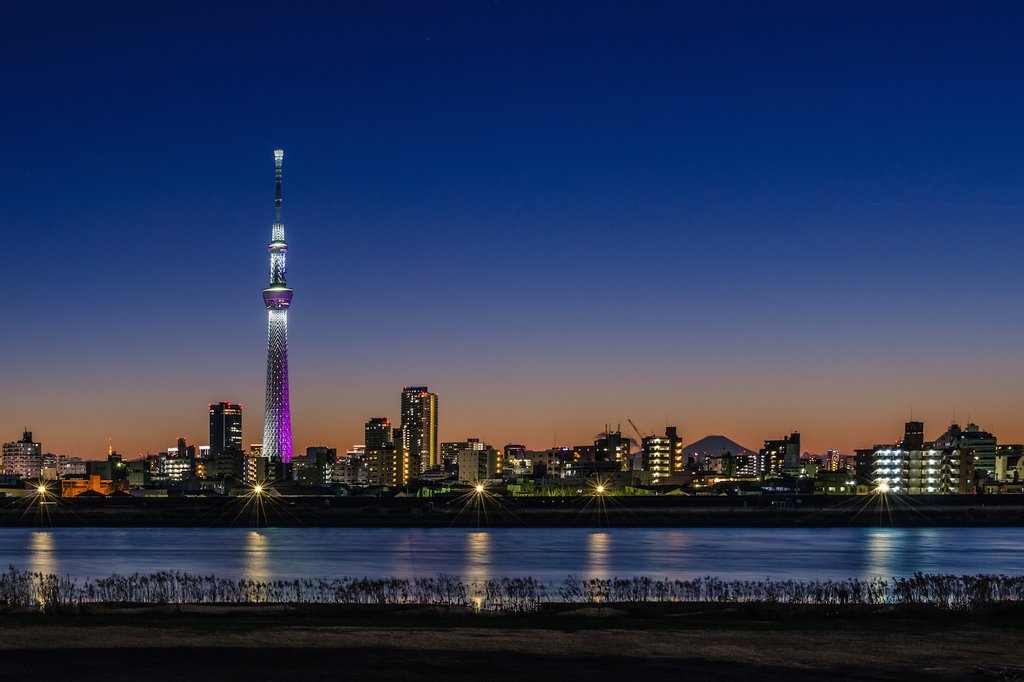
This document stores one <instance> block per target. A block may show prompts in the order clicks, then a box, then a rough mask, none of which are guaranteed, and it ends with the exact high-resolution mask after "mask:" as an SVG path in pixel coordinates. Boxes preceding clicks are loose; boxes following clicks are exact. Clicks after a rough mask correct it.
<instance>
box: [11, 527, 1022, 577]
mask: <svg viewBox="0 0 1024 682" xmlns="http://www.w3.org/2000/svg"><path fill="white" fill-rule="evenodd" d="M0 560H2V561H3V564H4V566H3V567H4V568H5V567H6V565H12V566H14V567H15V568H17V569H22V570H30V571H41V572H44V573H55V574H58V575H67V576H71V577H75V578H80V579H84V578H98V577H105V576H109V575H111V574H112V573H122V574H131V573H143V574H146V573H154V572H157V571H162V570H180V571H187V572H190V573H198V574H203V575H211V574H213V575H217V576H222V577H233V578H249V579H255V580H270V579H278V578H301V577H342V576H352V577H363V576H369V577H387V576H395V577H402V578H413V577H421V576H433V575H437V574H438V573H446V574H452V575H458V576H460V577H462V578H463V579H464V580H480V579H486V578H491V577H502V576H505V577H518V576H532V577H534V578H536V579H538V580H542V581H560V580H562V579H564V578H565V577H566V576H567V575H577V576H580V577H584V578H607V577H613V576H618V577H631V576H636V575H644V576H649V577H651V578H671V579H686V578H694V577H700V576H707V575H711V576H718V577H721V578H729V579H734V578H735V579H763V578H771V579H773V580H784V579H789V578H793V579H802V580H817V579H830V578H831V579H839V578H873V577H882V578H891V577H893V576H905V575H910V574H912V573H914V572H915V571H924V572H926V573H952V574H977V573H994V574H1008V575H1009V574H1024V529H1020V528H981V529H979V528H828V529H778V528H757V529H743V528H727V529H705V528H696V529H695V528H687V529H665V528H658V529H647V528H615V529H585V528H584V529H569V528H500V529H488V530H474V529H461V528H459V529H455V528H447V529H420V528H270V529H260V530H250V529H239V528H54V529H45V530H34V529H20V528H4V529H0Z"/></svg>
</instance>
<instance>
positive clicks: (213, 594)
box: [0, 566, 1024, 613]
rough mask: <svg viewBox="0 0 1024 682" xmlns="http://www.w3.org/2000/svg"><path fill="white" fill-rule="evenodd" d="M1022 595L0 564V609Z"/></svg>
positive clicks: (781, 584) (925, 584)
mask: <svg viewBox="0 0 1024 682" xmlns="http://www.w3.org/2000/svg"><path fill="white" fill-rule="evenodd" d="M1021 601H1024V576H1006V575H975V576H971V575H962V576H955V575H932V574H925V573H915V574H914V575H913V576H911V577H904V578H900V577H897V578H892V579H890V580H884V579H880V578H873V579H869V580H860V579H856V578H851V579H847V580H824V581H818V580H810V581H807V580H723V579H720V578H715V577H712V576H707V577H703V578H695V579H692V580H669V579H664V580H657V579H652V578H649V577H642V576H638V577H633V578H606V579H605V578H589V579H588V578H580V577H578V576H569V577H567V578H566V579H565V580H564V581H562V582H561V583H560V584H557V585H551V586H549V585H546V584H545V583H543V582H541V581H539V580H536V579H534V578H531V577H521V578H492V579H489V580H484V581H474V582H468V583H467V582H464V581H463V580H462V579H461V578H460V577H459V576H454V575H446V574H439V575H437V576H434V577H431V578H411V579H409V578H348V577H346V578H305V579H300V580H267V581H261V580H247V579H236V578H218V577H216V576H213V575H195V574H192V573H183V572H180V571H161V572H159V573H153V574H151V575H139V574H134V575H127V576H126V575H112V576H110V577H108V578H98V579H94V580H93V579H89V580H85V581H84V582H82V583H81V584H79V583H78V581H77V580H74V579H72V578H69V577H60V576H56V575H52V574H44V573H39V572H28V571H18V570H16V569H15V568H14V567H13V566H12V567H10V568H9V569H8V570H7V571H6V572H5V573H0V609H3V610H12V609H13V610H40V611H66V610H71V609H75V608H77V607H80V606H82V605H85V604H104V605H114V606H128V605H132V606H134V605H148V604H291V605H302V604H315V605H340V604H363V605H372V604H377V605H407V604H417V605H432V606H444V607H467V608H472V609H474V610H476V611H488V612H497V613H529V612H533V611H537V610H538V609H540V608H542V607H543V606H544V605H546V604H558V603H568V604H609V603H621V604H649V603H656V602H690V603H716V604H728V603H737V604H738V603H748V604H783V605H822V606H851V605H853V606H856V605H861V606H877V605H920V606H929V607H934V608H938V609H942V610H948V611H959V612H975V611H979V610H982V609H986V608H989V607H991V606H993V605H997V604H1003V603H1009V602H1021Z"/></svg>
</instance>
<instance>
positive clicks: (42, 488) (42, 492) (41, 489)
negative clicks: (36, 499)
mask: <svg viewBox="0 0 1024 682" xmlns="http://www.w3.org/2000/svg"><path fill="white" fill-rule="evenodd" d="M36 492H37V493H39V494H40V495H45V494H46V486H45V485H41V486H39V487H38V488H36Z"/></svg>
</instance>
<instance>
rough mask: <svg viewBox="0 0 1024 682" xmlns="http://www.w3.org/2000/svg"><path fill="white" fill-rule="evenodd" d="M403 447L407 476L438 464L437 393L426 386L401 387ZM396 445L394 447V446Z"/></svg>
mask: <svg viewBox="0 0 1024 682" xmlns="http://www.w3.org/2000/svg"><path fill="white" fill-rule="evenodd" d="M401 429H402V448H403V449H404V450H405V452H407V453H408V457H409V470H410V475H415V474H416V473H418V472H421V471H426V470H427V469H433V468H434V467H438V466H440V465H441V452H440V449H439V447H438V441H437V394H436V393H431V392H430V391H428V390H427V387H426V386H405V387H403V388H402V425H401ZM396 445H397V444H396Z"/></svg>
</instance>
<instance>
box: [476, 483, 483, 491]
mask: <svg viewBox="0 0 1024 682" xmlns="http://www.w3.org/2000/svg"><path fill="white" fill-rule="evenodd" d="M476 491H477V492H478V493H482V492H483V491H484V486H483V484H482V483H478V484H477V486H476Z"/></svg>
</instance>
